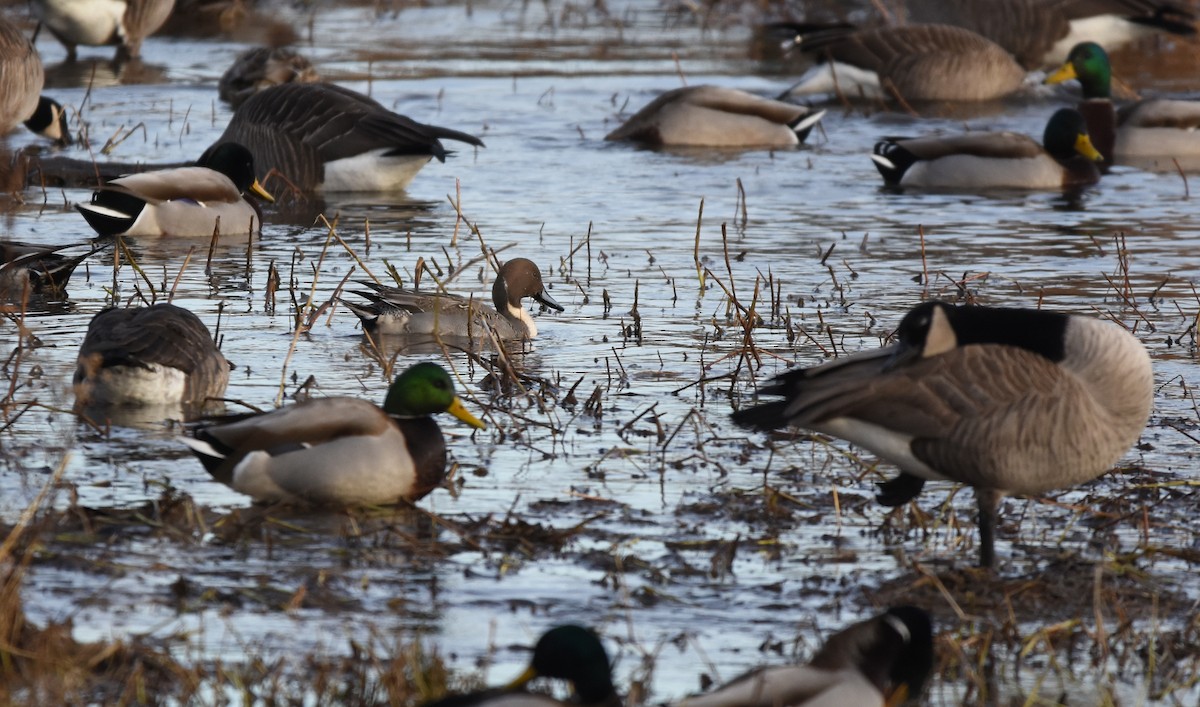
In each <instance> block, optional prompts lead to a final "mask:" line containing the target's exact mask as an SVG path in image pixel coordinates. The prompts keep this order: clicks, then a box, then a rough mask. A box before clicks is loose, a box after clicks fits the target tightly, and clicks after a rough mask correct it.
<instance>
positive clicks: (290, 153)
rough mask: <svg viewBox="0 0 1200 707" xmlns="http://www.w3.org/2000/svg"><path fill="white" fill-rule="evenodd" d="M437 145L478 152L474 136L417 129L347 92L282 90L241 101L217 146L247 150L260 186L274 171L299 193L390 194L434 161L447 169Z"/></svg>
mask: <svg viewBox="0 0 1200 707" xmlns="http://www.w3.org/2000/svg"><path fill="white" fill-rule="evenodd" d="M441 139H447V140H458V141H459V142H465V143H467V144H468V145H475V146H477V147H483V141H482V140H480V139H479V138H477V137H475V136H473V135H468V134H466V133H463V132H459V131H457V130H451V129H450V128H440V127H436V126H433V125H422V124H421V123H418V122H416V121H414V120H412V119H410V118H406V117H405V116H403V115H398V114H396V113H393V112H392V111H390V110H388V109H387V108H384V107H383V106H382V105H380V104H379V103H378V102H376V101H375V100H373V99H371V98H369V97H367V96H364V95H363V94H361V93H358V92H355V91H351V90H350V89H348V88H342V87H341V86H335V85H333V84H328V83H286V84H281V85H279V86H271V87H269V88H265V89H263V90H261V91H259V92H257V93H255V94H254V95H252V96H250V97H249V98H247V99H246V101H245V102H244V103H242V105H241V106H240V107H239V108H238V109H237V111H236V112H235V113H234V114H233V118H232V119H231V120H230V121H229V126H228V127H226V128H225V132H224V133H223V134H222V135H221V137H220V139H219V140H218V141H217V142H218V143H221V142H239V143H241V144H243V145H245V146H246V147H248V148H250V151H251V152H252V153H254V163H255V165H256V166H257V169H258V177H259V179H263V180H265V178H266V175H267V173H269V172H270V171H271V170H278V171H279V172H280V173H281V174H282V175H283V176H284V177H285V178H286V179H287V180H288V181H289V183H291V184H292V185H294V186H296V187H297V188H299V189H301V190H304V191H315V190H318V189H324V190H325V191H390V190H395V189H403V188H404V187H406V186H408V184H409V182H411V181H412V180H413V177H415V176H416V174H417V172H418V171H420V169H421V168H422V167H424V166H425V164H426V163H427V162H429V160H431V159H433V158H434V157H436V158H437V159H438V161H439V162H445V161H446V155H447V154H448V153H447V151H446V149H445V148H444V147H443V146H442V143H441Z"/></svg>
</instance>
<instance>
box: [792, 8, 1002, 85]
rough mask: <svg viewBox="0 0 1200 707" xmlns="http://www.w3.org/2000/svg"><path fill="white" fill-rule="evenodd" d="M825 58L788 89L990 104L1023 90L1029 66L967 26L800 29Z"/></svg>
mask: <svg viewBox="0 0 1200 707" xmlns="http://www.w3.org/2000/svg"><path fill="white" fill-rule="evenodd" d="M797 29H798V31H799V34H798V35H797V37H796V38H795V39H794V40H793V42H794V44H795V46H798V47H799V48H800V50H801V51H803V52H804V53H806V54H810V55H812V56H813V57H814V58H815V59H816V60H817V61H818V62H819V63H818V65H817V66H815V67H814V68H813V69H812V70H810V71H809V72H808V73H807V74H806V75H805V76H803V77H802V78H801V79H800V81H799V82H798V83H797V84H796V85H794V86H792V87H791V88H790V89H788V90H787V91H786V94H790V95H806V94H813V93H834V92H836V93H839V94H841V95H844V96H846V97H849V98H859V97H861V98H872V99H878V98H884V99H893V98H899V99H901V100H903V101H990V100H994V99H997V98H1000V97H1002V96H1006V95H1008V94H1010V93H1012V92H1014V91H1016V90H1017V89H1019V88H1021V84H1022V82H1023V81H1024V80H1025V70H1024V69H1023V68H1021V65H1020V64H1018V63H1017V62H1016V60H1015V59H1013V58H1012V55H1010V54H1009V53H1008V52H1006V51H1004V49H1002V48H1001V47H1000V46H998V45H997V44H996V43H995V42H992V41H990V40H988V39H984V38H983V37H980V36H979V35H978V34H975V33H974V32H971V31H969V30H965V29H962V28H961V27H950V26H947V25H936V24H913V25H904V26H900V27H877V28H874V29H856V28H853V27H848V26H837V27H831V28H822V27H819V26H814V25H802V26H798V27H797Z"/></svg>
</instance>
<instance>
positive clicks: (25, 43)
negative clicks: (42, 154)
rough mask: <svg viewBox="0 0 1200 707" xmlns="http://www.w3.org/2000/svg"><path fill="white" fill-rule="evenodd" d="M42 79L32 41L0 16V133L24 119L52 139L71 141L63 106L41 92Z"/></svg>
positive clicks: (30, 127) (26, 124)
mask: <svg viewBox="0 0 1200 707" xmlns="http://www.w3.org/2000/svg"><path fill="white" fill-rule="evenodd" d="M45 80H46V76H45V73H44V72H43V70H42V59H41V57H39V56H38V53H37V50H36V49H34V48H33V44H32V43H31V42H30V41H29V40H28V39H26V38H25V35H24V34H21V30H19V29H17V27H16V26H15V25H13V24H12V23H11V22H9V21H8V20H6V19H4V18H3V17H0V135H3V134H5V133H7V132H9V131H10V130H12V129H13V128H15V127H16V126H17V124H18V123H24V124H25V127H27V128H29V129H30V130H32V131H33V132H35V133H38V134H39V135H42V136H45V137H48V138H50V139H51V140H55V141H57V142H59V143H68V142H70V140H71V134H70V131H69V130H68V129H67V118H66V115H65V114H64V113H63V109H62V106H60V105H59V104H58V103H57V102H55V101H54V100H52V99H49V98H46V97H44V96H42V95H41V93H42V85H43V83H44V82H45Z"/></svg>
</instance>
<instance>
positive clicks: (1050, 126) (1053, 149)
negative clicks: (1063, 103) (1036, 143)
mask: <svg viewBox="0 0 1200 707" xmlns="http://www.w3.org/2000/svg"><path fill="white" fill-rule="evenodd" d="M1042 145H1044V146H1045V148H1046V152H1049V153H1050V154H1051V155H1053V156H1054V157H1055V158H1057V159H1060V160H1063V159H1068V158H1070V157H1073V156H1074V155H1076V154H1080V155H1083V156H1084V157H1086V158H1088V159H1089V160H1092V161H1094V162H1099V161H1101V160H1103V159H1104V158H1103V157H1101V156H1100V153H1099V152H1098V151H1097V150H1096V148H1095V147H1094V146H1093V145H1092V140H1091V138H1089V137H1088V132H1087V123H1085V122H1084V120H1083V116H1082V115H1080V113H1079V111H1077V110H1075V109H1074V108H1060V109H1059V110H1058V111H1057V112H1056V113H1055V114H1054V115H1052V116H1051V117H1050V122H1048V123H1046V132H1045V133H1044V134H1043V135H1042Z"/></svg>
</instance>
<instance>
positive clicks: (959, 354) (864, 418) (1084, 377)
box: [734, 302, 1154, 567]
mask: <svg viewBox="0 0 1200 707" xmlns="http://www.w3.org/2000/svg"><path fill="white" fill-rule="evenodd" d="M896 336H897V342H896V343H894V344H892V345H891V346H886V347H884V348H881V349H876V350H873V351H864V352H862V353H859V354H855V355H853V356H849V357H846V358H843V359H840V360H836V361H831V362H829V363H826V364H823V365H819V366H814V367H812V368H805V369H801V370H796V371H791V372H788V373H784V374H783V375H781V376H779V377H778V378H776V379H775V380H774V381H772V382H771V383H770V385H768V386H767V387H765V388H763V389H762V390H760V393H762V394H764V395H780V396H783V398H784V399H783V400H780V401H776V402H770V403H765V404H762V405H758V406H755V407H751V408H746V409H743V410H739V411H738V412H736V413H734V420H735V421H736V422H737V423H738V424H740V425H744V426H748V427H755V428H758V429H774V428H777V427H783V426H785V425H794V426H797V427H803V428H806V429H811V430H815V431H817V432H821V433H825V434H829V435H833V436H835V437H840V438H842V439H845V440H848V441H850V442H852V443H854V444H857V445H858V446H860V447H863V448H865V449H867V450H869V451H871V452H872V453H874V454H876V455H878V456H879V457H881V458H882V459H884V460H886V461H889V462H891V463H893V464H895V465H897V466H899V467H900V470H901V474H900V476H899V477H897V478H896V479H893V480H891V481H888V482H886V483H884V484H882V485H881V493H880V495H879V500H880V501H881V502H882V503H884V504H885V505H889V506H897V505H900V504H902V503H905V502H907V501H910V500H912V499H913V498H915V497H916V496H917V494H919V493H920V492H921V489H922V487H923V486H924V484H925V481H926V480H948V481H957V482H959V483H962V484H967V485H969V486H972V487H974V488H975V497H976V501H977V503H978V507H979V535H980V544H979V545H980V549H979V562H980V564H981V565H983V566H985V567H986V566H991V565H992V561H993V559H994V555H995V551H994V547H993V546H994V543H993V536H994V533H995V525H996V512H997V508H998V505H999V502H1000V499H1001V497H1002V496H1004V495H1005V494H1009V493H1013V494H1038V493H1043V492H1045V491H1050V490H1052V489H1060V488H1068V487H1071V486H1075V485H1077V484H1081V483H1084V482H1085V481H1090V480H1092V479H1094V478H1096V477H1097V476H1099V475H1101V474H1103V473H1104V472H1105V471H1107V470H1108V469H1109V468H1110V467H1111V466H1112V465H1113V463H1115V462H1116V461H1117V459H1118V458H1120V456H1121V455H1122V454H1124V453H1125V451H1126V450H1127V449H1129V447H1130V445H1132V444H1133V443H1134V442H1135V441H1137V438H1138V435H1139V434H1141V432H1142V429H1143V428H1144V427H1145V426H1146V420H1147V418H1148V417H1149V415H1150V409H1151V406H1152V404H1153V399H1154V376H1153V372H1152V370H1151V368H1150V357H1149V356H1148V355H1147V354H1146V349H1145V347H1144V346H1142V344H1141V342H1140V341H1138V340H1137V338H1135V337H1134V336H1133V335H1131V334H1130V333H1129V332H1127V331H1125V330H1124V329H1122V328H1120V327H1118V326H1116V325H1114V324H1111V323H1109V322H1105V321H1102V320H1100V319H1096V318H1094V317H1086V316H1078V315H1068V314H1062V313H1059V312H1047V311H1041V310H1029V309H1000V308H993V307H954V306H951V305H949V304H946V303H944V302H926V303H924V304H921V305H918V306H917V307H915V308H913V310H912V311H910V312H909V313H908V314H907V315H906V316H905V317H904V319H903V320H902V321H901V322H900V327H899V328H898V329H897V331H896Z"/></svg>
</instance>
